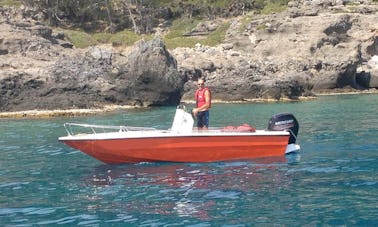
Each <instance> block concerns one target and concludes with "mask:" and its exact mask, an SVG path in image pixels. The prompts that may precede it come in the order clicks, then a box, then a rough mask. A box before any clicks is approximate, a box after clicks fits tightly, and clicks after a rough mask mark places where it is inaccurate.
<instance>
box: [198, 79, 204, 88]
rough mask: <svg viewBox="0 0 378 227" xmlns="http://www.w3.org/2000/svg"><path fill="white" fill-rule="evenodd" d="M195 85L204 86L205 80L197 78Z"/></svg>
mask: <svg viewBox="0 0 378 227" xmlns="http://www.w3.org/2000/svg"><path fill="white" fill-rule="evenodd" d="M197 86H198V87H203V86H205V80H204V79H198V81H197Z"/></svg>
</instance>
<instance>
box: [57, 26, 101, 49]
mask: <svg viewBox="0 0 378 227" xmlns="http://www.w3.org/2000/svg"><path fill="white" fill-rule="evenodd" d="M64 32H65V34H66V35H67V38H68V40H69V41H70V42H71V43H72V44H73V45H74V46H75V47H77V48H86V47H89V46H92V45H96V44H98V42H97V41H96V40H95V39H94V38H93V37H92V36H91V35H89V34H88V33H85V32H82V31H74V30H65V31H64Z"/></svg>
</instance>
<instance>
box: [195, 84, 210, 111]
mask: <svg viewBox="0 0 378 227" xmlns="http://www.w3.org/2000/svg"><path fill="white" fill-rule="evenodd" d="M206 91H209V96H210V100H209V102H210V105H209V108H210V107H211V92H210V90H209V88H207V87H205V88H203V89H197V91H196V94H195V99H196V103H197V108H198V107H201V106H203V105H205V104H206V99H205V92H206Z"/></svg>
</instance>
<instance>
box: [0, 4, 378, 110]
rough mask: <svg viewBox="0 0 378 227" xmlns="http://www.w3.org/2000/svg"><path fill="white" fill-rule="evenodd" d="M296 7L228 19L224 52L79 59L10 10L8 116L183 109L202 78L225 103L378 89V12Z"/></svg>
mask: <svg viewBox="0 0 378 227" xmlns="http://www.w3.org/2000/svg"><path fill="white" fill-rule="evenodd" d="M351 3H353V4H351ZM288 6H289V7H288V10H286V11H285V12H282V13H277V14H273V15H245V16H241V17H237V18H231V19H228V20H229V21H230V24H231V26H230V28H229V30H228V32H227V37H226V39H225V41H224V42H223V43H221V44H220V45H218V46H216V47H208V46H201V45H197V46H196V47H195V48H177V49H173V50H167V49H166V48H165V45H164V42H163V41H162V39H160V38H159V37H157V38H155V39H153V40H151V41H143V40H142V41H139V42H137V43H136V44H135V45H134V46H132V47H129V48H119V47H117V48H115V47H111V46H96V47H90V48H87V49H76V48H74V47H73V46H72V44H70V43H69V42H67V41H65V36H64V34H62V33H55V32H54V31H53V30H52V29H51V28H48V27H46V26H44V25H42V24H41V23H39V22H38V20H36V19H33V18H31V17H28V16H25V14H22V13H20V12H19V11H18V10H16V9H9V8H8V9H4V8H0V14H1V21H0V30H1V33H0V111H3V112H4V111H18V110H30V109H42V110H47V109H72V108H94V107H102V106H104V105H111V104H112V105H114V104H116V105H132V106H156V105H176V104H178V103H179V102H180V100H181V101H182V100H192V99H193V92H194V89H195V84H194V81H196V80H197V79H198V78H199V77H205V78H206V80H207V85H208V86H209V87H211V88H212V91H213V98H214V99H215V100H222V101H248V100H255V99H273V100H281V99H286V98H288V99H298V98H300V97H303V96H312V95H314V94H316V93H319V92H334V91H337V92H340V91H350V90H354V91H363V90H375V89H377V88H378V23H377V21H378V5H377V4H376V3H373V2H370V1H364V2H361V1H358V2H357V1H356V2H350V1H348V4H346V3H345V2H342V1H326V0H322V1H293V2H290V3H289V5H288ZM246 18H249V19H248V20H246ZM218 23H220V21H219V20H214V21H209V22H206V23H201V24H200V25H199V26H198V27H197V28H196V29H194V31H193V32H192V33H190V34H185V35H198V34H199V33H200V34H201V35H206V32H209V31H210V30H212V29H214V27H216V26H217V24H218ZM196 31H200V32H196Z"/></svg>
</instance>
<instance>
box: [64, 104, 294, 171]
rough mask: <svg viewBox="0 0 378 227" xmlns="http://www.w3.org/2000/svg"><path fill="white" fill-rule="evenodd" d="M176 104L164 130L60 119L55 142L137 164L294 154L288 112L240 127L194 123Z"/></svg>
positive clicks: (101, 157)
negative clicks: (261, 123) (62, 133)
mask: <svg viewBox="0 0 378 227" xmlns="http://www.w3.org/2000/svg"><path fill="white" fill-rule="evenodd" d="M193 125H194V119H193V116H192V114H191V113H188V112H187V111H186V109H185V107H181V106H179V107H178V108H177V109H176V113H175V116H174V119H173V123H172V126H171V127H170V128H169V129H157V128H153V127H134V126H106V125H92V124H79V123H65V124H64V127H65V129H66V131H67V136H63V137H59V141H61V142H63V143H64V144H66V145H68V146H70V147H72V148H74V149H77V150H80V151H82V152H84V153H86V154H88V155H90V156H92V157H94V158H95V159H97V160H99V161H102V162H104V163H108V164H120V163H140V162H218V161H227V160H242V159H254V158H262V157H275V156H284V155H285V154H288V153H291V152H299V151H300V146H299V145H298V144H296V140H297V135H298V130H299V124H298V121H297V119H296V118H295V117H294V115H293V114H291V113H279V114H275V115H273V116H272V117H271V118H270V119H269V121H268V127H267V129H262V130H256V129H255V128H254V127H252V126H250V125H248V124H242V125H239V126H225V127H210V128H209V129H201V130H200V129H197V128H195V127H193Z"/></svg>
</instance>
